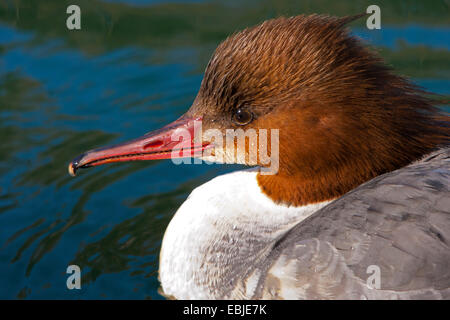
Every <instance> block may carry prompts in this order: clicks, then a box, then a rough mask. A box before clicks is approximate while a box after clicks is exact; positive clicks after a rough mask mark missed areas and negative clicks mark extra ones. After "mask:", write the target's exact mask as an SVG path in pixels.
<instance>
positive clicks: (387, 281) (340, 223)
mask: <svg viewBox="0 0 450 320" xmlns="http://www.w3.org/2000/svg"><path fill="white" fill-rule="evenodd" d="M449 181H450V148H446V149H441V150H439V151H438V152H436V153H433V154H431V155H429V156H427V157H425V158H424V159H422V160H420V161H417V162H415V163H413V164H411V165H409V166H407V167H404V168H402V169H399V170H396V171H393V172H390V173H387V174H384V175H382V176H379V177H377V178H375V179H373V180H371V181H369V182H367V183H365V184H363V185H361V186H359V187H358V188H356V189H355V190H353V191H351V192H350V193H348V194H346V195H345V196H344V197H342V198H340V199H338V200H336V201H334V202H332V203H331V204H329V205H328V206H326V207H324V208H323V209H321V210H320V211H318V212H317V213H315V214H313V215H312V216H311V217H309V218H308V219H305V220H304V221H302V222H301V223H299V224H298V225H296V226H295V227H294V228H292V229H291V230H289V231H288V232H287V233H286V234H285V235H284V236H283V237H282V238H280V239H278V241H277V242H276V243H275V244H274V246H273V248H272V250H271V252H270V254H269V255H268V256H267V257H266V258H265V259H264V260H263V261H261V263H260V264H259V269H260V270H261V275H262V276H261V278H260V281H259V283H258V287H257V290H256V291H255V298H256V297H259V298H288V299H299V298H306V299H355V298H357V299H359V298H368V299H374V298H375V299H414V298H417V299H423V298H431V299H435V298H447V299H450V192H449ZM369 266H377V267H378V268H379V270H380V288H379V289H376V288H374V289H371V288H369V286H368V285H367V279H368V277H370V276H371V273H368V268H369ZM369 270H370V268H369Z"/></svg>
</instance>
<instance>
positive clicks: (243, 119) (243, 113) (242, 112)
mask: <svg viewBox="0 0 450 320" xmlns="http://www.w3.org/2000/svg"><path fill="white" fill-rule="evenodd" d="M252 120H253V113H251V111H249V110H247V109H243V108H239V109H237V110H236V112H235V113H234V115H233V121H234V122H235V123H236V124H238V125H240V126H243V125H245V124H248V123H250V122H251V121H252Z"/></svg>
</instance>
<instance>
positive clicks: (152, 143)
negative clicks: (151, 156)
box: [143, 140, 164, 150]
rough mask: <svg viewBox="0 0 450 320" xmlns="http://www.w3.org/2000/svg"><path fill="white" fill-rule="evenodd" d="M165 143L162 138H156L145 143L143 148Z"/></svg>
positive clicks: (157, 146) (156, 146) (159, 145)
mask: <svg viewBox="0 0 450 320" xmlns="http://www.w3.org/2000/svg"><path fill="white" fill-rule="evenodd" d="M163 144H164V142H163V141H162V140H155V141H152V142H149V143H147V144H145V145H144V147H143V149H144V150H145V149H148V148H159V147H161V146H162V145H163Z"/></svg>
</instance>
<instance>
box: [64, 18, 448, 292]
mask: <svg viewBox="0 0 450 320" xmlns="http://www.w3.org/2000/svg"><path fill="white" fill-rule="evenodd" d="M360 16H362V15H358V16H353V17H345V18H335V17H329V16H321V15H311V16H303V15H302V16H297V17H291V18H278V19H274V20H269V21H265V22H264V23H262V24H261V25H258V26H256V27H253V28H249V29H245V30H243V31H241V32H239V33H237V34H235V35H233V36H231V37H229V38H228V39H226V40H225V41H224V42H223V43H221V44H220V45H219V47H218V48H217V49H216V51H215V53H214V55H213V57H212V59H211V60H210V62H209V64H208V66H207V68H206V71H205V76H204V79H203V81H202V83H201V87H200V90H199V93H198V95H197V97H196V99H195V101H194V103H193V105H192V107H191V108H190V109H189V110H188V112H187V113H186V114H185V115H184V116H182V117H181V118H180V119H178V120H177V121H175V122H173V123H172V124H170V125H168V126H165V127H163V128H162V129H160V130H158V131H156V132H152V133H148V134H146V135H144V136H143V137H142V138H139V139H136V140H133V141H131V142H128V143H123V144H120V145H116V146H112V147H107V148H102V149H97V150H92V151H88V152H86V153H85V154H83V155H81V156H79V157H77V158H76V159H75V160H74V161H73V162H72V163H71V164H70V165H69V171H70V173H71V174H72V175H74V174H75V172H76V170H77V169H78V168H85V167H92V166H97V165H100V164H104V163H109V162H117V161H130V160H149V159H168V158H177V157H185V156H193V157H200V158H202V157H203V158H204V159H208V160H213V161H220V160H221V161H223V162H226V163H232V162H233V163H243V164H248V165H258V166H257V167H256V168H253V169H250V170H244V171H238V172H234V173H230V174H226V175H223V176H219V177H216V178H214V179H213V180H211V181H209V182H207V183H205V184H203V185H201V186H199V187H198V188H196V189H195V190H194V191H193V192H192V193H191V195H190V196H189V197H188V198H187V200H186V201H185V202H184V203H183V205H182V206H181V207H180V208H179V209H178V211H177V212H176V214H175V216H174V217H173V219H172V221H171V222H170V224H169V226H168V228H167V230H166V233H165V236H164V240H163V244H162V249H161V256H160V269H159V275H160V281H161V284H162V289H163V291H164V294H165V295H167V296H170V297H174V298H177V299H360V298H364V299H414V298H434V299H438V298H450V193H449V181H450V180H449V178H450V148H448V145H449V117H448V115H442V114H439V112H438V109H437V108H435V107H434V106H433V101H431V100H429V98H426V97H425V96H424V92H423V91H421V90H420V89H418V88H417V87H416V86H414V85H413V84H411V83H410V82H408V81H407V80H405V79H404V78H402V77H400V76H397V75H394V74H393V73H392V71H391V70H390V69H389V68H388V67H386V66H385V65H384V64H383V62H382V60H381V59H380V58H379V57H378V56H377V55H376V54H374V53H373V52H371V51H370V50H368V49H367V48H365V47H364V46H363V45H362V44H361V43H360V41H359V40H358V39H356V38H354V37H352V36H351V35H349V33H348V30H347V29H346V27H345V25H346V24H347V23H348V22H350V21H353V20H354V19H356V18H358V17H360ZM196 120H197V121H196ZM200 120H201V125H202V129H203V130H202V131H200V134H198V133H195V123H196V122H198V121H200ZM227 128H228V129H230V128H231V129H243V130H241V131H238V130H236V132H238V134H237V136H238V137H239V136H241V137H242V135H244V134H245V132H246V130H248V129H255V130H256V133H257V135H258V138H259V139H262V138H261V134H259V132H260V131H258V130H259V129H278V130H279V131H277V134H278V135H279V137H278V138H279V144H278V145H277V146H278V148H279V149H278V150H279V153H278V154H279V157H278V161H279V165H278V171H274V172H272V174H265V173H267V172H264V173H263V172H262V171H261V170H262V169H264V168H265V167H267V166H268V164H267V162H264V161H262V160H261V159H260V157H258V158H257V160H256V161H255V159H253V160H250V147H249V145H250V143H248V144H247V145H246V146H245V148H241V149H238V151H237V152H236V153H235V152H234V150H233V151H232V152H230V149H228V148H225V147H223V146H221V145H219V144H218V143H216V139H217V138H218V136H217V135H216V137H215V138H214V139H212V138H211V137H207V136H206V135H205V134H204V132H205V130H208V129H216V130H219V134H220V135H222V136H227V134H228V133H227V131H226V130H227ZM182 131H187V132H188V133H189V134H190V136H188V138H185V139H184V140H182V142H184V147H183V148H181V147H180V142H179V141H178V139H175V140H174V139H173V136H174V134H176V133H179V132H182ZM274 132H275V131H274ZM272 135H274V133H272V131H270V130H269V134H268V135H267V137H272ZM219 138H220V137H219ZM244 139H247V140H249V139H248V137H247V138H245V137H244ZM268 140H270V139H268ZM217 141H218V140H217ZM232 141H234V140H232ZM270 141H271V143H269V147H270V146H274V147H275V143H273V142H272V140H270ZM233 143H235V142H233ZM186 148H187V149H188V150H189V154H186V153H185V152H182V151H183V150H184V149H186ZM211 149H213V151H211ZM269 149H270V148H269ZM231 150H232V149H231ZM184 151H185V150H184ZM207 151H208V156H206V155H205V154H206V153H205V152H207ZM219 156H220V157H219ZM374 270H375V271H376V270H378V271H379V273H378V275H377V276H378V277H379V279H378V280H376V281H372V280H373V279H369V278H370V277H371V276H373V275H376V274H375V273H376V272H375V271H374ZM369 280H371V281H372V282H370V281H369Z"/></svg>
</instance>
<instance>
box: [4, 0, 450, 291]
mask: <svg viewBox="0 0 450 320" xmlns="http://www.w3.org/2000/svg"><path fill="white" fill-rule="evenodd" d="M72 2H73V3H77V4H79V5H80V7H81V8H82V14H83V16H82V30H81V31H77V32H69V31H67V30H66V29H65V17H66V15H65V7H64V3H63V2H62V1H58V0H53V1H46V2H43V1H37V0H35V1H31V0H30V1H27V2H24V3H22V2H20V4H17V2H16V1H11V0H6V1H2V2H0V115H1V116H0V133H1V137H2V144H1V145H0V151H1V152H0V177H1V185H0V225H1V230H2V231H1V233H0V277H1V279H0V280H1V283H2V286H1V287H0V298H62V299H73V298H138V299H142V298H151V299H157V298H161V296H159V295H158V293H157V288H158V285H159V284H158V280H157V269H158V254H159V249H160V244H161V240H162V236H163V233H164V230H165V228H166V226H167V224H168V222H169V221H170V218H171V216H172V214H173V213H174V212H175V210H176V208H177V207H178V206H179V205H180V204H181V203H182V202H183V201H184V199H185V198H186V197H187V195H188V194H189V192H190V191H191V190H192V189H193V188H195V187H196V186H197V185H199V184H201V183H203V182H204V181H207V180H209V179H210V178H212V177H213V176H216V175H218V174H221V173H223V172H226V171H230V170H235V169H236V167H226V166H221V165H210V166H208V165H202V166H198V165H196V166H193V165H184V166H176V165H174V164H173V163H171V162H170V161H155V162H138V163H128V164H116V165H108V166H103V167H99V168H95V169H91V170H87V171H83V172H81V174H80V175H79V176H78V177H77V178H75V179H74V178H71V177H69V176H68V174H67V164H68V162H69V161H70V160H71V159H72V158H73V157H74V156H75V155H77V154H79V153H80V152H83V151H85V150H88V149H90V148H93V147H97V146H101V145H105V144H108V143H114V142H119V141H125V140H127V139H130V138H133V137H136V136H140V135H142V134H143V133H145V132H147V131H150V130H152V129H156V128H157V127H160V126H162V125H163V124H165V123H167V122H169V121H172V120H174V119H175V118H177V117H178V116H180V115H181V114H182V113H183V111H184V110H186V108H187V107H188V106H189V105H190V103H191V102H192V100H193V98H194V97H195V94H196V91H197V89H198V87H199V84H200V81H201V76H202V71H203V69H204V67H205V65H206V63H207V61H208V58H209V56H210V54H211V53H212V50H213V49H214V47H215V46H216V45H217V44H218V42H220V41H221V40H222V39H224V38H225V37H226V36H227V35H229V34H231V33H233V32H234V31H236V30H239V29H241V28H243V27H245V26H249V25H252V24H255V23H257V22H259V21H262V20H265V19H267V18H270V17H274V16H277V15H280V14H285V15H293V14H296V13H312V12H317V13H333V14H336V15H345V14H353V13H356V12H360V11H363V10H364V8H365V7H366V5H367V3H368V2H367V3H365V2H361V3H360V4H358V5H355V4H353V2H350V1H349V2H348V3H342V2H339V6H338V5H337V4H336V2H334V1H325V0H324V1H314V2H302V3H298V2H297V1H268V0H267V1H258V2H256V1H248V2H245V3H241V2H238V1H225V0H224V1H176V2H175V1H143V0H139V1H138V0H131V1H126V0H121V1H119V0H108V1H98V0H95V1H87V0H86V1H72ZM44 3H45V4H44ZM380 3H381V4H380V6H381V8H382V17H383V20H382V23H383V25H382V26H383V29H382V30H378V31H368V30H366V29H365V28H364V21H362V22H361V21H360V22H356V23H354V25H353V27H354V29H353V30H354V32H355V34H357V35H358V36H360V37H362V38H363V39H365V40H366V41H368V42H369V43H371V44H372V45H374V46H375V47H376V50H378V51H379V52H380V53H381V54H382V55H383V56H384V57H385V59H386V60H387V61H388V62H389V63H390V64H391V65H393V66H394V67H395V68H396V70H398V72H399V73H401V74H404V75H407V76H409V77H412V78H413V79H414V81H415V82H417V83H419V84H420V85H422V86H424V87H425V88H427V89H428V90H430V91H433V92H435V93H439V94H441V95H445V96H448V95H450V90H449V88H450V86H449V84H450V83H449V82H450V65H449V63H448V61H449V57H450V56H449V43H450V41H449V40H450V28H449V17H450V15H449V14H448V13H449V12H448V7H447V6H446V5H445V2H444V1H442V2H439V1H436V2H432V3H429V2H419V1H418V2H417V3H415V4H414V2H413V3H412V4H411V5H410V6H409V7H405V6H403V5H402V3H403V2H402V1H389V2H383V1H381V2H380ZM16 5H19V7H16ZM69 264H78V265H79V266H80V267H81V269H82V290H79V291H77V290H73V291H69V290H67V289H66V286H65V282H66V277H67V275H66V274H65V270H66V268H67V266H68V265H69Z"/></svg>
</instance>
